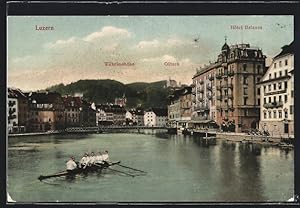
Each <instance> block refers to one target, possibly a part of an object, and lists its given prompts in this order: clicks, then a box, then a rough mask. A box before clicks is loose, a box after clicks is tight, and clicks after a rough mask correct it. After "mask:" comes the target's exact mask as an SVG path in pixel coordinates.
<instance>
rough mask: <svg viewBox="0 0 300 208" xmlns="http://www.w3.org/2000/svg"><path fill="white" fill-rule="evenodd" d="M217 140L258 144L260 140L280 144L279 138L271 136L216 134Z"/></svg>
mask: <svg viewBox="0 0 300 208" xmlns="http://www.w3.org/2000/svg"><path fill="white" fill-rule="evenodd" d="M216 138H217V139H225V140H229V141H237V142H238V141H243V140H246V141H253V142H260V141H262V140H265V139H268V140H269V141H271V142H274V143H280V141H281V138H280V137H271V136H259V135H246V134H243V133H223V132H222V133H216Z"/></svg>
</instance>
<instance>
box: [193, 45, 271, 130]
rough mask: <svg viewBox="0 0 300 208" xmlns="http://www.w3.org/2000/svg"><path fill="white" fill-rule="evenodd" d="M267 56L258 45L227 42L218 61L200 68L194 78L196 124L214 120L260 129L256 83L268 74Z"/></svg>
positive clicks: (258, 95) (247, 128)
mask: <svg viewBox="0 0 300 208" xmlns="http://www.w3.org/2000/svg"><path fill="white" fill-rule="evenodd" d="M265 59H266V57H265V55H263V52H262V49H260V48H258V47H253V46H250V44H237V45H231V46H230V47H229V46H228V45H227V43H226V41H225V44H224V45H223V46H222V48H221V53H220V54H219V55H218V58H217V61H216V62H215V63H213V64H210V65H209V66H206V67H204V68H201V69H200V70H198V71H197V73H196V74H195V75H194V77H193V87H194V89H193V94H194V102H193V114H192V121H193V123H195V125H196V124H197V123H200V124H202V127H205V124H206V125H207V124H210V123H212V122H216V123H217V125H219V126H220V127H222V126H228V125H231V126H233V128H232V129H233V131H235V132H245V131H247V130H249V129H251V128H258V126H259V118H260V117H259V113H260V111H259V107H260V94H259V86H258V85H257V83H258V82H260V81H261V78H262V76H263V75H264V73H265ZM208 126H209V125H207V126H206V127H208Z"/></svg>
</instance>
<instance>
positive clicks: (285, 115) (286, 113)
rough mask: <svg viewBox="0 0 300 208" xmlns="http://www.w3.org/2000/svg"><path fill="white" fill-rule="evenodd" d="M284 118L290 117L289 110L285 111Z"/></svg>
mask: <svg viewBox="0 0 300 208" xmlns="http://www.w3.org/2000/svg"><path fill="white" fill-rule="evenodd" d="M284 118H288V110H286V111H284Z"/></svg>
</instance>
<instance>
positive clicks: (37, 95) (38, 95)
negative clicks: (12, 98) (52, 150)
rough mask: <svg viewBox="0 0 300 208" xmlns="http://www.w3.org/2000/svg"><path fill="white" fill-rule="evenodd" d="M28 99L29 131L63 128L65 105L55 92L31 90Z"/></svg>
mask: <svg viewBox="0 0 300 208" xmlns="http://www.w3.org/2000/svg"><path fill="white" fill-rule="evenodd" d="M28 99H29V131H30V132H44V131H53V130H62V129H64V128H65V106H64V101H63V99H62V97H61V95H60V94H59V93H57V92H47V91H46V92H31V93H29V94H28Z"/></svg>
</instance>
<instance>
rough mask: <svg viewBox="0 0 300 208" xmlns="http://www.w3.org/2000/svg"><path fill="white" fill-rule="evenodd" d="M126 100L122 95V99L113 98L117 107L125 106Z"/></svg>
mask: <svg viewBox="0 0 300 208" xmlns="http://www.w3.org/2000/svg"><path fill="white" fill-rule="evenodd" d="M126 103H127V99H126V97H125V94H123V97H121V98H115V105H119V106H126Z"/></svg>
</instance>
